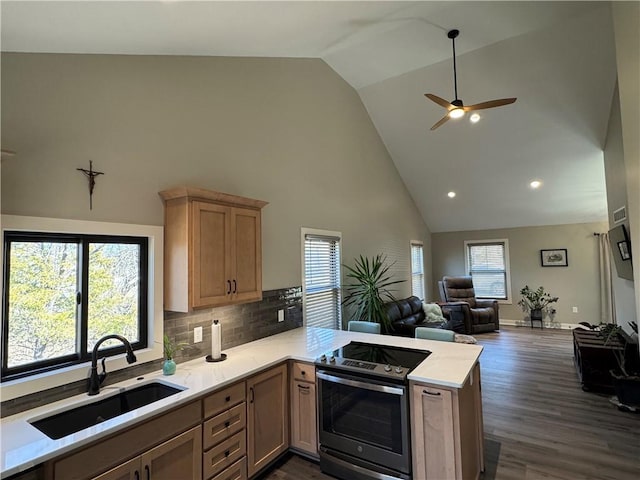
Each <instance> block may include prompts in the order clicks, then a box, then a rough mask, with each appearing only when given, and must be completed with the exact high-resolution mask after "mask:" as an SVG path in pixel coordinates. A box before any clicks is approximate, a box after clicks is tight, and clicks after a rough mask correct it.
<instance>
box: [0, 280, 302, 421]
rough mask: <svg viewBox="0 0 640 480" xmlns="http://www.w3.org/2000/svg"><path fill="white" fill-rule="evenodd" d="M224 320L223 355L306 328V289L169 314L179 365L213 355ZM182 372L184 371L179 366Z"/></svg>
mask: <svg viewBox="0 0 640 480" xmlns="http://www.w3.org/2000/svg"><path fill="white" fill-rule="evenodd" d="M278 310H284V321H283V322H278ZM213 320H219V321H220V325H221V327H222V330H221V331H222V335H221V337H222V351H223V352H224V350H225V349H227V348H231V347H235V346H237V345H242V344H243V343H248V342H252V341H254V340H258V339H260V338H264V337H268V336H271V335H275V334H276V333H281V332H286V331H287V330H291V329H294V328H297V327H301V326H302V287H300V286H298V287H289V288H282V289H278V290H267V291H264V292H262V300H261V301H259V302H253V303H244V304H241V305H229V306H225V307H216V308H210V309H205V310H197V311H195V312H191V313H175V312H165V315H164V331H165V333H166V334H167V336H168V337H169V338H170V339H171V340H172V341H173V342H175V343H183V344H185V346H184V348H183V349H182V350H181V351H178V352H177V353H176V354H175V355H174V360H175V361H176V363H178V364H180V362H186V361H188V360H193V359H196V358H198V357H202V358H203V361H204V357H205V356H206V355H209V354H210V353H211V324H212V323H213ZM199 326H201V327H202V331H203V339H202V342H199V343H194V342H193V329H194V328H195V327H199ZM161 368H162V360H156V361H153V362H148V363H144V364H133V365H131V366H130V367H128V368H125V369H123V370H119V371H117V372H109V376H108V377H107V380H106V382H105V385H109V384H113V383H118V382H121V381H123V380H126V379H128V378H132V377H135V376H139V375H144V374H146V373H149V372H153V371H157V370H159V369H161ZM178 368H180V366H179V365H178ZM86 389H87V385H86V380H81V381H78V382H74V383H70V384H67V385H61V386H59V387H54V388H51V389H48V390H44V391H41V392H37V393H33V394H31V395H25V396H24V397H19V398H15V399H12V400H7V401H4V402H2V403H1V404H0V416H2V417H6V416H9V415H13V414H15V413H19V412H22V411H24V410H29V409H31V408H35V407H38V406H40V405H45V404H47V403H51V402H55V401H57V400H61V399H63V398H67V397H72V396H74V395H78V394H79V393H82V392H85V391H86Z"/></svg>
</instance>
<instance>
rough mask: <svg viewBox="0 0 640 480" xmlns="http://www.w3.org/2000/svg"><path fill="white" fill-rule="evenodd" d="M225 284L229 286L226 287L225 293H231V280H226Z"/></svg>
mask: <svg viewBox="0 0 640 480" xmlns="http://www.w3.org/2000/svg"><path fill="white" fill-rule="evenodd" d="M227 284H228V286H229V288H228V289H227V295H229V294H230V293H231V280H227Z"/></svg>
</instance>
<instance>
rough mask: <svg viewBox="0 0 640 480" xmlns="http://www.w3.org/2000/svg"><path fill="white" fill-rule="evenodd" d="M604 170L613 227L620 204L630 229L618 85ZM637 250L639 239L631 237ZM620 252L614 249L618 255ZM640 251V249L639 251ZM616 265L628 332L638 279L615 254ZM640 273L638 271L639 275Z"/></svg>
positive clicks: (620, 314) (620, 317) (620, 316)
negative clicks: (622, 271) (626, 274)
mask: <svg viewBox="0 0 640 480" xmlns="http://www.w3.org/2000/svg"><path fill="white" fill-rule="evenodd" d="M604 170H605V178H606V182H607V204H608V209H609V228H611V227H613V226H615V225H617V224H616V223H615V222H614V221H613V212H614V211H615V210H617V209H619V208H620V207H626V208H627V218H628V219H627V221H625V222H624V226H625V228H626V230H627V232H629V231H630V228H629V219H630V217H629V212H630V209H629V197H628V194H627V172H626V168H625V159H624V147H623V142H622V118H621V115H620V97H619V89H618V88H617V87H616V89H615V91H614V94H613V101H612V102H611V114H610V116H609V128H608V131H607V139H606V145H605V148H604ZM631 244H632V245H633V247H635V252H634V251H632V254H633V253H636V252H637V249H638V247H637V246H636V245H637V243H634V242H633V240H632V241H631ZM616 254H617V252H613V255H614V256H615V255H616ZM636 255H637V253H636ZM611 262H612V268H613V282H612V285H613V292H614V297H615V302H614V303H615V309H616V318H617V322H618V324H619V325H621V326H622V328H624V329H625V331H627V332H628V333H631V327H630V326H629V324H628V322H629V321H631V320H635V319H636V298H635V292H634V287H635V284H636V282H637V280H627V279H624V278H620V277H619V276H618V275H617V270H616V265H615V262H614V259H613V257H612V259H611ZM637 275H638V274H637V273H635V272H634V279H635V276H637Z"/></svg>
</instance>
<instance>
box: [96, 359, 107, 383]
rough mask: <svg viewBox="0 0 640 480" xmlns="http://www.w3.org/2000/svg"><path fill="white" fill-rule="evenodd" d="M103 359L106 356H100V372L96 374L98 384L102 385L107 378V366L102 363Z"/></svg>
mask: <svg viewBox="0 0 640 480" xmlns="http://www.w3.org/2000/svg"><path fill="white" fill-rule="evenodd" d="M105 360H106V358H105V357H102V373H101V374H99V375H98V381H99V382H100V385H102V384H103V383H104V381H105V379H106V378H107V368H106V366H105V364H104V362H105Z"/></svg>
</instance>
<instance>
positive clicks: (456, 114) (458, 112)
mask: <svg viewBox="0 0 640 480" xmlns="http://www.w3.org/2000/svg"><path fill="white" fill-rule="evenodd" d="M462 117H464V110H463V109H461V108H454V109H453V110H451V111H450V112H449V118H462Z"/></svg>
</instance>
